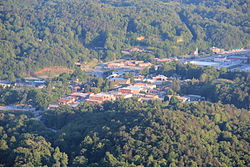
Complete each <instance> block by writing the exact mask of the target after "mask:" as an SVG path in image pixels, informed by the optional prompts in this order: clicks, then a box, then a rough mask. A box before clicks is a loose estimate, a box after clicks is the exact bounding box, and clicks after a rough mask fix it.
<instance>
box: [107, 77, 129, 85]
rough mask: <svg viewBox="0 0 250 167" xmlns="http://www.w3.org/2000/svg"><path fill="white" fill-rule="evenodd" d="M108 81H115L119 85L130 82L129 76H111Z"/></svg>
mask: <svg viewBox="0 0 250 167" xmlns="http://www.w3.org/2000/svg"><path fill="white" fill-rule="evenodd" d="M110 81H112V82H115V83H116V84H119V85H124V84H130V78H128V79H126V78H111V79H110Z"/></svg>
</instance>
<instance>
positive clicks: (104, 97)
mask: <svg viewBox="0 0 250 167" xmlns="http://www.w3.org/2000/svg"><path fill="white" fill-rule="evenodd" d="M108 100H110V101H111V100H115V96H114V95H112V94H108V93H98V94H92V95H90V96H89V99H87V102H89V103H98V104H102V103H103V102H105V101H108Z"/></svg>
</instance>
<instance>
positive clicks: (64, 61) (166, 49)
mask: <svg viewBox="0 0 250 167" xmlns="http://www.w3.org/2000/svg"><path fill="white" fill-rule="evenodd" d="M249 4H250V2H249V0H234V1H233V0H223V1H214V0H213V1H211V0H195V1H193V0H65V1H62V0H4V1H1V2H0V30H1V33H0V69H1V70H0V79H6V78H7V79H10V78H11V77H12V78H13V77H18V76H20V75H24V74H25V73H26V74H28V75H29V74H32V72H34V71H37V70H38V69H40V68H42V67H45V66H53V65H63V66H67V67H73V66H74V63H75V62H78V61H79V62H84V61H89V60H90V59H93V58H96V59H99V60H103V61H107V60H113V59H117V58H120V57H121V49H122V48H127V47H143V48H148V49H150V50H151V51H152V52H151V53H150V54H152V55H153V56H156V57H171V56H180V55H183V54H186V53H190V51H191V50H193V49H195V48H196V47H198V48H199V49H201V50H203V51H208V48H209V47H212V46H217V47H221V48H225V49H229V48H240V47H249V42H248V41H249V33H250V29H249V27H250V22H249ZM137 37H144V38H142V39H143V40H137Z"/></svg>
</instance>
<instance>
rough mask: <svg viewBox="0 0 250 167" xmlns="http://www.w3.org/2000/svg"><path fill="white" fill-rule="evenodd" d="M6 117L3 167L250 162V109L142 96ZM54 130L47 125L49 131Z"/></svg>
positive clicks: (2, 119)
mask: <svg viewBox="0 0 250 167" xmlns="http://www.w3.org/2000/svg"><path fill="white" fill-rule="evenodd" d="M42 120H43V122H41V121H39V120H38V119H35V118H33V117H32V115H29V114H27V113H17V112H15V113H7V112H3V113H0V143H1V145H0V157H1V159H0V165H1V164H2V165H4V166H7V167H8V166H30V167H31V166H43V165H47V166H62V167H65V166H73V167H74V166H75V167H80V166H81V167H100V166H101V167H118V166H121V167H126V166H127V167H136V166H137V165H144V166H145V167H160V166H162V167H164V166H171V167H175V166H180V167H184V166H188V167H196V166H211V167H226V166H235V167H239V166H240V167H247V166H249V165H250V154H249V149H250V145H249V139H250V136H249V134H250V132H249V129H250V127H249V125H250V122H249V120H250V115H249V111H247V110H244V109H242V110H240V109H237V108H235V107H234V106H232V105H222V104H218V103H216V104H212V103H210V102H200V103H193V104H173V105H170V106H167V105H166V104H162V103H161V102H144V103H142V102H138V101H137V100H135V99H129V100H127V99H126V100H119V101H115V102H106V103H104V104H103V105H89V104H87V103H84V104H82V105H81V106H79V107H77V108H75V109H72V108H70V107H67V106H65V107H61V108H60V109H57V110H55V111H48V112H46V113H45V114H44V116H43V118H42ZM45 125H46V126H47V127H46V126H45Z"/></svg>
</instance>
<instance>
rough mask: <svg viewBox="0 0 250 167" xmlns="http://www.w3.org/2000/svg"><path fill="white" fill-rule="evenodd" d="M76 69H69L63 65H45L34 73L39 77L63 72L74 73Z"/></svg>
mask: <svg viewBox="0 0 250 167" xmlns="http://www.w3.org/2000/svg"><path fill="white" fill-rule="evenodd" d="M73 71H74V70H72V69H69V68H67V67H63V66H53V67H45V68H43V69H41V70H39V71H37V72H34V75H35V76H37V77H44V78H49V77H55V76H57V75H59V74H61V73H72V72H73Z"/></svg>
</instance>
